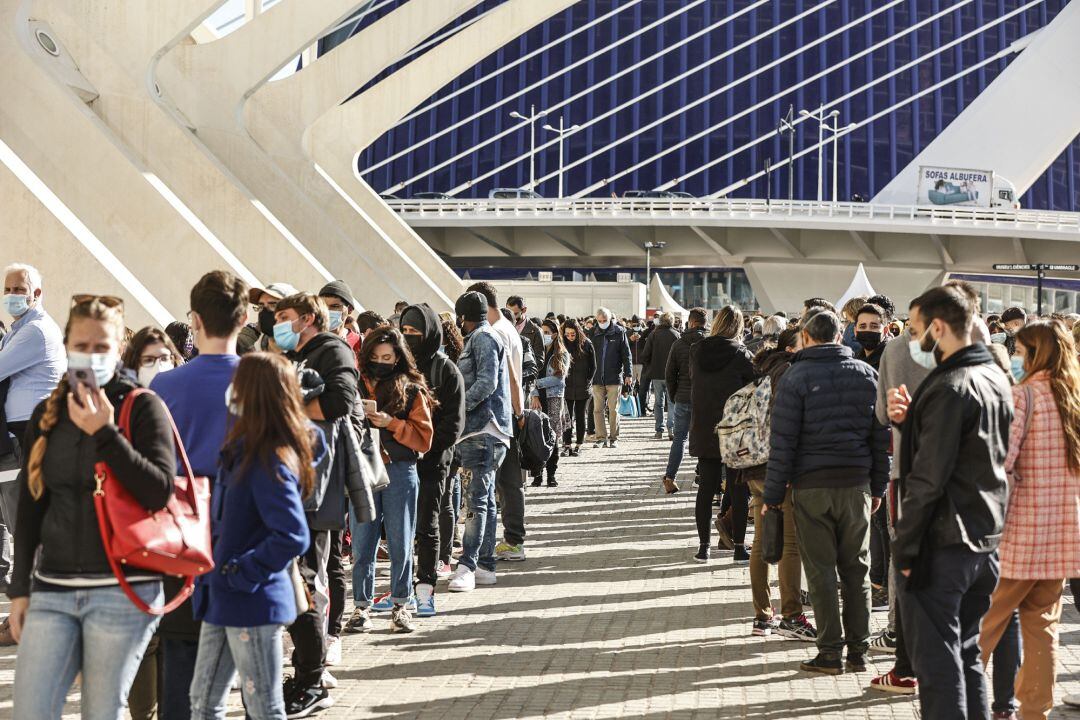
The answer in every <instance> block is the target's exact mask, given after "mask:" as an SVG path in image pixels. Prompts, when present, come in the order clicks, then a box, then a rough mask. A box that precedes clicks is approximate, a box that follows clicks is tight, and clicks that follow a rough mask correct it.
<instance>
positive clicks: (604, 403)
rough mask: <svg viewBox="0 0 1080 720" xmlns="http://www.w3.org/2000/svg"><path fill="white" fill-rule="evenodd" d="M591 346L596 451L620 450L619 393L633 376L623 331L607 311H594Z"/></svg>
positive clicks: (627, 343)
mask: <svg viewBox="0 0 1080 720" xmlns="http://www.w3.org/2000/svg"><path fill="white" fill-rule="evenodd" d="M592 344H593V349H594V350H595V351H596V375H594V376H593V387H592V392H593V416H594V420H595V423H596V447H598V448H599V447H610V448H614V447H618V446H619V391H620V389H621V388H622V387H623V386H626V387H628V388H629V387H630V386H631V385H632V384H633V382H634V376H633V371H632V368H631V367H630V342H629V341H628V340H627V337H626V331H625V330H623V329H622V328H621V327H620V326H619V325H618V323H616V322H615V319H614V316H613V314H612V312H611V311H610V310H608V309H607V308H603V307H602V308H598V309H597V310H596V328H595V329H594V330H593V333H592Z"/></svg>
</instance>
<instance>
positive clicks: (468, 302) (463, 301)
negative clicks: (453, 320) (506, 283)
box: [454, 291, 487, 322]
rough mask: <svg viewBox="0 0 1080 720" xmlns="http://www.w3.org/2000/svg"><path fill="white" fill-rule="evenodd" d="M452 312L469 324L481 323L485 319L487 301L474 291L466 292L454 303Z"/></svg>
mask: <svg viewBox="0 0 1080 720" xmlns="http://www.w3.org/2000/svg"><path fill="white" fill-rule="evenodd" d="M454 312H455V313H457V315H458V317H460V318H464V319H465V320H468V321H469V322H481V321H483V320H484V318H486V317H487V299H486V298H485V297H484V296H483V295H481V294H480V293H478V292H476V291H473V292H467V293H465V294H464V295H462V296H461V297H459V298H458V299H457V302H456V303H454Z"/></svg>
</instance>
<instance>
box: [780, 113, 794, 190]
mask: <svg viewBox="0 0 1080 720" xmlns="http://www.w3.org/2000/svg"><path fill="white" fill-rule="evenodd" d="M776 132H777V133H779V134H780V135H783V134H784V133H787V136H788V168H787V173H788V174H787V199H788V202H791V201H792V200H794V199H795V106H794V105H788V111H787V115H785V116H784V117H783V118H781V119H780V127H778V128H776Z"/></svg>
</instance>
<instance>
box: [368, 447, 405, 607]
mask: <svg viewBox="0 0 1080 720" xmlns="http://www.w3.org/2000/svg"><path fill="white" fill-rule="evenodd" d="M386 472H387V474H389V475H390V485H389V486H388V487H387V488H386V489H385V490H382V491H381V492H378V493H376V494H375V519H374V520H373V521H372V522H369V523H364V524H362V525H360V524H357V523H356V522H355V521H354V522H353V523H352V551H353V569H352V580H353V601H354V602H355V603H356V606H357V607H367V606H368V605H370V604H371V600H372V598H374V597H375V553H376V552H377V551H378V549H379V535H380V534H381V531H382V528H383V527H384V526H385V527H386V549H387V551H388V552H389V553H390V599H391V601H392V602H395V603H399V604H402V605H403V604H405V603H407V602H408V601H409V598H411V597H412V594H413V592H412V583H413V562H412V552H413V540H415V539H416V500H417V497H418V496H419V493H420V478H419V476H418V475H417V474H416V462H415V461H413V462H406V461H403V460H397V461H395V462H392V463H387V465H386Z"/></svg>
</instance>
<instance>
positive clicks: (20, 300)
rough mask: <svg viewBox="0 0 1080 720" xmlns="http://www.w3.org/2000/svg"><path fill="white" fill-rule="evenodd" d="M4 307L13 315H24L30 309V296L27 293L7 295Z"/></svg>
mask: <svg viewBox="0 0 1080 720" xmlns="http://www.w3.org/2000/svg"><path fill="white" fill-rule="evenodd" d="M4 308H5V309H6V310H7V311H8V315H10V316H11V317H16V318H17V317H22V316H23V315H25V314H26V311H27V310H29V309H30V298H28V297H27V296H26V295H5V296H4Z"/></svg>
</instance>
